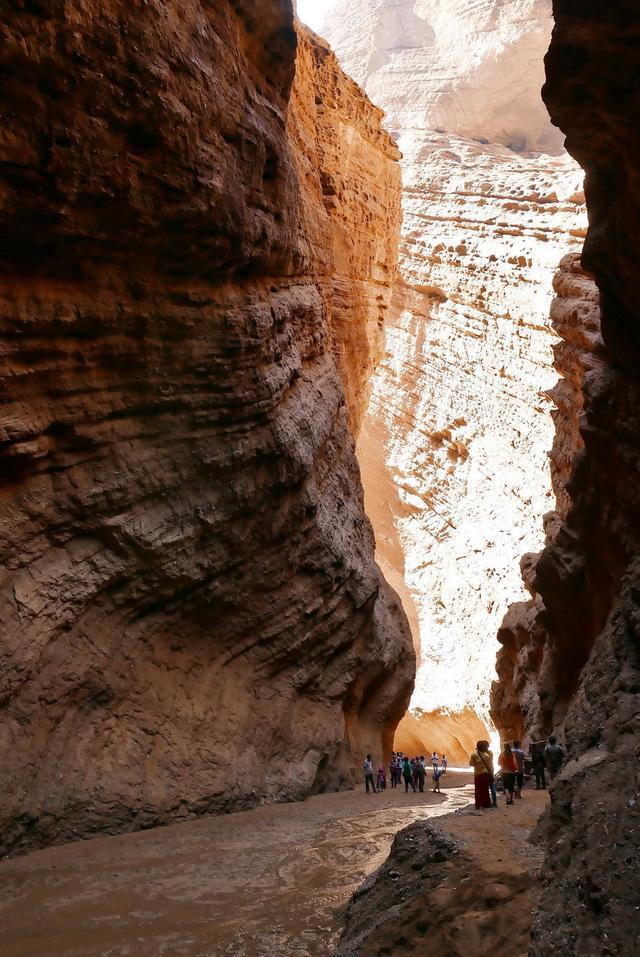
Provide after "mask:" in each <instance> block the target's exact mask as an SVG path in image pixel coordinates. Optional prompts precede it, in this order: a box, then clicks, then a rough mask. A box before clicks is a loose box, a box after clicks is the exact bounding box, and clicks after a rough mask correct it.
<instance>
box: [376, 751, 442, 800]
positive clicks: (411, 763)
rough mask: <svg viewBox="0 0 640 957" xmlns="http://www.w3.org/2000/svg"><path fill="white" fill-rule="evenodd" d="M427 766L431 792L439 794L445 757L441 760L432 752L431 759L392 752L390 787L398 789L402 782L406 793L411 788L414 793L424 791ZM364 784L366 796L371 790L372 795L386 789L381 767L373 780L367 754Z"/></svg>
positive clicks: (384, 775) (383, 770)
mask: <svg viewBox="0 0 640 957" xmlns="http://www.w3.org/2000/svg"><path fill="white" fill-rule="evenodd" d="M427 764H429V765H430V766H431V769H432V770H431V779H432V781H433V791H434V793H435V794H439V793H440V778H441V777H442V775H443V774H446V773H447V764H448V762H447V756H446V754H443V755H442V760H441V759H440V757H439V756H438V754H437V753H436V752H435V751H434V752H433V754H432V755H431V758H430V759H429V761H428V762H427V759H426V758H425V756H424V755H423V754H422V755H420V756H416V757H415V758H410V757H409V756H408V755H406V754H404V752H402V751H394V752H393V754H392V755H391V761H390V762H389V778H390V781H391V787H392V788H397V787H400V785H401V783H402V781H403V780H404V790H405V793H408V791H409V788H410V787H411V788H412V789H413V791H414V793H415V791H416V789H419V790H420V791H424V784H425V780H426V777H427ZM364 783H365V789H366V792H367V794H368V793H369V790H370V789H371V790H372V791H373V792H374V793H377V792H378V791H383V790H385V789H386V787H387V776H386V773H385V769H384V767H383V766H381V767H379V768H378V774H377V776H376V778H375V779H374V772H373V760H372V758H371V755H370V754H368V755H367V756H366V758H365V760H364Z"/></svg>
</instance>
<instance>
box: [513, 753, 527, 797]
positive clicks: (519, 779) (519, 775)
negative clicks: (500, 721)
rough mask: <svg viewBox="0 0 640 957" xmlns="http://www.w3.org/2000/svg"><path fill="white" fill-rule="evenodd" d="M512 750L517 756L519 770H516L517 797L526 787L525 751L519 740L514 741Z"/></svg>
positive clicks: (520, 795)
mask: <svg viewBox="0 0 640 957" xmlns="http://www.w3.org/2000/svg"><path fill="white" fill-rule="evenodd" d="M511 752H512V754H513V755H514V756H515V759H516V764H517V766H518V770H517V771H516V790H515V796H516V797H517V798H521V797H522V789H523V787H524V751H523V750H522V748H521V746H520V742H519V741H514V742H513V747H512V749H511Z"/></svg>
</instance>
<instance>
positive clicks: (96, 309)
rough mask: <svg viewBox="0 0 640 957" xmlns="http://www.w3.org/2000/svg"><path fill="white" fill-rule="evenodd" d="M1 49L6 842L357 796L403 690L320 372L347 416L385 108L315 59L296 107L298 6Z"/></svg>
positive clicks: (30, 21)
mask: <svg viewBox="0 0 640 957" xmlns="http://www.w3.org/2000/svg"><path fill="white" fill-rule="evenodd" d="M0 30H1V31H2V39H3V43H2V50H3V53H2V57H3V76H4V79H3V83H2V86H1V88H0V102H1V104H2V105H1V111H2V113H3V114H4V115H5V117H8V120H9V122H7V123H6V124H5V125H4V131H5V132H4V133H3V137H2V140H1V143H0V184H1V185H0V190H1V195H2V204H1V207H0V266H1V271H0V303H1V309H0V324H1V329H2V339H1V342H2V352H1V360H0V361H1V363H2V380H3V391H2V403H3V414H2V434H1V440H0V458H1V460H2V465H1V471H0V475H1V479H0V484H1V487H2V507H1V510H0V551H1V559H0V562H1V570H0V619H1V620H2V624H3V628H2V635H1V639H0V640H1V645H0V655H1V662H2V676H3V678H2V724H1V732H0V734H1V737H0V741H1V748H2V751H1V753H2V762H1V764H2V788H1V791H2V798H1V799H0V816H1V823H0V836H1V839H2V845H3V847H4V848H5V849H7V848H15V847H26V846H29V845H34V844H38V843H40V844H41V843H47V842H53V841H62V840H67V839H70V838H72V837H74V836H85V835H87V834H89V833H92V832H97V831H105V830H106V831H116V830H126V829H133V828H138V827H144V826H149V825H152V824H158V823H162V822H165V821H167V820H169V819H173V818H176V817H178V816H181V815H184V814H189V813H192V812H205V811H214V810H226V809H232V808H238V807H243V806H248V805H250V804H253V803H255V802H257V801H259V800H262V799H278V798H290V797H297V796H301V795H303V794H305V793H308V792H309V791H310V790H313V789H318V788H321V787H325V786H340V785H341V784H344V783H346V782H348V781H351V780H352V779H353V775H354V773H355V772H354V767H355V765H354V759H355V752H359V751H360V749H362V748H364V747H370V748H371V749H375V750H376V751H377V752H378V753H380V750H381V748H382V746H383V744H387V745H389V744H390V741H391V736H392V734H393V730H394V728H395V725H396V723H397V721H398V720H399V718H400V716H401V714H402V713H403V711H404V708H405V707H406V704H407V702H408V698H409V694H410V691H411V687H412V681H413V671H414V660H413V651H412V648H411V641H410V636H409V632H408V628H407V624H406V620H405V618H404V615H403V613H402V611H401V609H400V608H399V606H398V602H397V600H396V598H395V596H394V595H393V593H392V592H391V591H390V589H389V588H388V586H386V584H385V583H384V582H383V581H382V580H381V577H380V575H379V572H378V570H377V568H376V566H375V563H374V560H373V536H372V532H371V529H370V526H369V523H368V521H367V519H366V518H365V516H364V511H363V502H362V489H361V484H360V477H359V471H358V466H357V463H356V459H355V454H354V444H353V439H352V435H351V433H350V430H349V426H348V421H347V420H348V413H347V406H346V404H345V392H344V388H343V385H342V383H341V381H340V378H339V375H338V373H337V370H336V365H335V362H334V359H333V356H332V351H334V352H340V353H341V354H342V355H343V357H344V358H343V362H342V363H341V368H342V371H343V373H344V374H345V380H346V388H347V396H348V399H349V401H350V402H352V403H353V405H352V407H351V409H350V413H351V418H352V421H354V422H355V421H357V418H358V401H359V397H360V396H362V395H364V394H365V392H366V384H365V381H364V378H365V376H366V373H367V371H368V370H369V368H370V366H371V363H372V362H373V358H372V356H373V354H374V352H375V343H373V344H371V342H368V341H367V332H370V331H371V329H372V327H373V328H375V326H376V325H377V323H378V318H379V311H380V309H381V308H382V304H381V301H380V300H379V299H378V296H379V295H381V296H382V299H384V296H385V295H386V294H387V293H386V289H385V279H384V275H385V269H384V268H383V267H386V273H387V274H388V275H389V276H391V275H392V274H393V269H394V262H393V256H392V251H393V248H394V245H393V244H394V236H395V234H396V232H397V228H398V218H399V210H398V208H397V206H396V205H394V204H396V203H397V195H398V188H399V172H398V169H397V165H396V163H395V162H394V156H395V150H394V148H393V146H392V144H391V142H390V141H389V140H388V138H387V137H386V136H385V135H383V134H382V133H381V132H380V129H379V122H378V121H379V112H378V111H377V110H375V108H373V107H372V106H371V105H370V104H369V103H368V101H367V100H366V98H365V97H364V95H363V94H362V93H361V92H360V91H358V90H357V88H356V87H355V86H354V85H353V84H352V83H351V81H349V80H347V79H346V78H345V77H344V76H342V75H341V74H339V72H338V69H337V66H336V64H335V61H334V60H332V58H331V57H330V54H329V53H328V51H326V49H325V48H324V47H322V46H321V45H318V44H316V42H315V41H314V40H313V39H309V38H306V37H305V38H303V39H302V41H301V43H300V46H301V50H302V53H301V61H300V62H301V69H300V75H299V77H298V79H297V80H296V88H295V91H294V93H293V95H292V92H291V89H292V82H293V80H294V70H295V57H296V48H297V42H296V35H295V32H294V29H293V14H292V9H291V4H290V3H289V2H287V0H271V2H266V0H264V2H260V3H251V4H250V3H246V2H234V3H233V4H231V3H226V2H224V3H211V2H199V0H190V2H187V3H180V4H178V3H177V2H170V3H168V4H167V3H163V4H159V3H151V4H148V5H147V6H145V7H144V9H142V8H140V7H138V6H137V5H130V4H124V3H122V2H121V0H110V2H107V3H103V4H95V5H93V6H92V5H87V4H81V3H79V2H75V0H72V2H65V3H64V4H63V3H62V2H61V0H50V2H47V3H38V4H31V5H29V7H28V9H25V8H24V6H23V5H22V4H17V3H16V4H10V5H9V9H8V11H5V12H4V15H3V23H2V26H1V27H0ZM314 83H319V84H325V83H326V89H322V88H317V87H314V85H313V84H314ZM287 114H288V116H287ZM316 122H317V123H318V124H321V126H318V127H315V126H314V124H315V123H316ZM345 139H350V140H351V141H352V142H353V143H355V144H357V148H356V147H354V155H355V156H357V158H358V162H359V164H360V165H358V166H357V177H356V178H354V179H353V180H350V178H349V176H350V173H349V166H348V164H347V163H346V160H345V162H344V163H343V165H340V164H339V163H338V164H337V166H335V167H334V166H333V165H332V164H333V163H334V162H335V161H336V155H337V153H336V152H335V151H334V152H332V151H331V148H330V144H331V143H333V144H334V145H335V148H336V150H337V149H338V147H340V148H341V146H340V144H341V142H342V141H343V140H345ZM316 163H317V164H318V166H317V167H316ZM323 163H324V166H323V165H322V164H323ZM329 175H331V176H332V177H333V178H334V182H335V183H336V184H337V185H336V188H335V192H334V193H333V194H329V193H328V191H327V189H326V188H324V187H323V183H324V180H325V179H326V177H327V176H329ZM329 195H332V196H333V197H334V198H333V200H331V201H330V200H329V199H328V196H329ZM372 197H374V198H372ZM352 217H353V218H354V220H355V221H356V222H357V223H358V229H354V230H352V231H351V232H350V233H349V234H348V235H347V233H346V230H345V228H344V222H345V220H346V219H349V220H351V218H352ZM386 229H388V235H387V234H386V233H385V230H386ZM367 230H372V231H373V232H374V233H375V239H376V242H375V244H372V245H374V249H370V248H367V249H360V248H358V247H359V244H360V243H361V242H362V239H363V235H364V234H365V233H366V232H367ZM336 236H338V237H339V241H338V239H336ZM350 243H351V245H350ZM337 247H339V250H338V248H337ZM338 253H340V254H338ZM386 256H390V259H389V260H388V261H386V259H385V257H386ZM336 263H339V267H338V272H339V282H340V283H341V290H342V296H338V295H336V283H337V282H338V280H336V281H334V280H333V278H332V277H333V275H334V271H335V269H336ZM351 269H353V275H351V273H350V270H351ZM350 279H352V280H353V288H350V286H349V282H350ZM369 282H370V283H371V285H370V286H369V284H368V283H369ZM354 301H357V302H358V303H359V304H360V308H359V310H357V309H353V311H352V313H350V317H349V319H348V318H347V316H346V315H345V314H344V312H343V310H344V308H346V307H349V308H351V307H352V306H353V304H354ZM358 344H359V345H360V348H361V350H362V352H363V353H364V354H367V356H368V358H367V360H366V362H364V361H363V362H361V363H360V364H359V365H358V367H357V368H353V369H352V368H351V365H350V362H351V360H352V357H353V353H354V351H355V349H356V347H357V345H358ZM345 370H348V375H347V372H346V371H345ZM358 763H359V755H358Z"/></svg>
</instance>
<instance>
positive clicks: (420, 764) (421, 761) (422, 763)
mask: <svg viewBox="0 0 640 957" xmlns="http://www.w3.org/2000/svg"><path fill="white" fill-rule="evenodd" d="M426 774H427V772H426V768H425V761H424V754H422V755H420V757H419V758H418V786H419V788H420V790H421V791H424V779H425V777H426Z"/></svg>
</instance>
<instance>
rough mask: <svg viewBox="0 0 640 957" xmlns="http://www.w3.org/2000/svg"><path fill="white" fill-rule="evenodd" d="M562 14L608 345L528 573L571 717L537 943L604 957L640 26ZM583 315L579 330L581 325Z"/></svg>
mask: <svg viewBox="0 0 640 957" xmlns="http://www.w3.org/2000/svg"><path fill="white" fill-rule="evenodd" d="M554 13H555V18H556V29H555V33H554V37H553V42H552V44H551V48H550V51H549V55H548V57H547V63H546V67H547V84H546V87H545V90H544V96H545V100H546V102H547V104H548V106H549V109H550V112H551V115H552V118H553V120H554V122H556V123H557V124H558V125H559V127H560V128H561V129H562V130H563V131H564V132H565V133H566V134H567V148H568V149H569V150H570V152H571V153H572V154H573V155H574V156H575V157H576V159H577V160H578V161H579V162H580V163H581V165H582V166H583V167H584V169H585V171H586V182H585V192H586V196H587V205H588V209H589V223H590V226H589V235H588V237H587V240H586V243H585V250H584V255H583V264H584V266H585V268H586V269H588V270H589V271H590V272H591V273H592V274H593V275H594V277H595V280H596V283H597V285H598V288H599V291H600V297H601V309H602V314H601V331H602V340H603V345H602V347H600V346H599V344H597V342H596V346H597V348H596V353H597V357H596V356H594V355H593V353H592V352H591V349H586V350H584V349H582V350H580V349H578V350H577V353H576V354H577V355H578V356H580V355H581V356H582V358H580V359H579V365H580V366H582V367H583V368H584V376H583V378H582V393H583V403H584V414H583V417H582V419H581V423H580V435H581V441H582V442H583V443H584V448H583V450H582V451H581V452H580V453H579V455H578V456H577V459H576V461H575V463H574V466H573V469H572V471H571V476H570V480H569V482H568V485H567V492H568V499H567V502H566V507H567V512H566V519H565V521H564V523H563V524H562V526H561V528H560V529H559V531H558V532H557V534H556V535H555V537H554V540H553V542H552V543H551V544H550V545H549V547H548V548H547V549H546V550H545V551H544V552H543V554H542V556H541V558H540V560H539V561H538V563H537V570H536V574H535V580H534V586H535V589H536V591H537V593H538V594H539V596H540V600H541V601H542V602H543V604H544V620H543V622H544V626H545V629H546V632H547V634H548V639H547V643H548V645H549V646H550V647H551V648H552V650H553V651H554V654H553V655H552V656H550V657H549V659H548V667H547V668H543V669H542V671H541V678H540V683H539V685H538V688H537V691H538V693H539V694H540V695H541V699H542V701H541V704H542V713H543V717H544V721H545V724H546V725H547V728H548V726H549V725H550V724H551V723H553V724H554V725H556V726H558V725H560V726H562V723H563V724H564V730H565V734H566V744H567V748H568V751H569V755H570V760H569V762H568V763H567V764H566V766H565V768H564V769H563V772H562V774H561V775H560V777H559V779H558V781H557V783H556V784H555V787H554V790H553V793H552V803H551V816H550V820H549V821H548V822H547V828H546V834H547V839H548V842H549V844H548V856H547V863H546V867H545V874H546V877H547V886H546V887H545V891H544V907H543V909H542V910H541V911H540V913H539V915H538V919H537V921H536V924H535V926H534V938H533V947H532V954H533V955H535V957H543V955H544V957H546V955H548V954H553V953H558V952H562V953H566V954H569V955H580V957H596V955H598V957H599V955H603V954H607V955H614V954H615V955H630V954H634V953H636V952H637V951H638V950H639V949H640V927H639V924H638V910H637V907H638V900H639V899H640V874H639V872H638V866H637V862H638V859H639V857H640V777H639V775H638V761H639V758H640V717H639V716H640V641H639V638H640V629H639V621H640V616H639V595H640V560H639V551H640V548H639V542H640V509H639V503H638V472H639V466H640V452H639V450H640V417H639V413H638V409H639V408H640V405H639V400H640V395H639V394H638V369H639V368H640V335H639V333H638V318H637V313H638V301H639V299H640V273H639V271H638V256H639V250H640V233H639V225H638V224H639V223H640V216H639V212H640V186H639V184H638V177H637V175H636V167H637V152H638V145H639V144H638V134H637V124H636V119H637V107H636V90H637V76H638V71H639V69H640V23H639V22H638V11H637V7H636V5H635V4H632V3H630V2H622V3H618V4H611V5H602V4H600V3H597V2H594V0H588V2H586V3H581V4H579V5H578V4H576V3H574V2H571V0H556V2H555V3H554ZM574 312H575V314H574V316H573V321H572V322H571V324H570V325H569V326H568V328H567V330H566V331H565V332H564V333H563V335H564V336H565V338H566V339H567V340H568V341H569V343H572V342H576V341H578V340H579V339H580V337H584V332H585V330H584V326H583V325H582V323H581V321H580V320H581V317H584V312H580V311H579V310H575V311H574ZM592 331H593V332H594V333H595V330H592ZM594 341H595V340H594V339H593V338H592V340H591V343H592V344H593V343H594ZM585 352H586V359H587V360H588V361H587V362H585V361H584V359H585ZM523 637H524V639H525V640H526V635H525V636H523ZM530 640H531V641H532V643H535V641H536V635H535V634H534V635H533V636H532V638H531V639H530ZM523 651H526V648H524V649H523ZM550 693H552V694H554V695H556V697H555V700H554V701H553V702H552V704H553V707H552V708H549V709H546V708H545V702H546V701H547V699H548V696H549V694H550ZM523 710H524V711H525V715H526V707H525V708H524V709H523Z"/></svg>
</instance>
